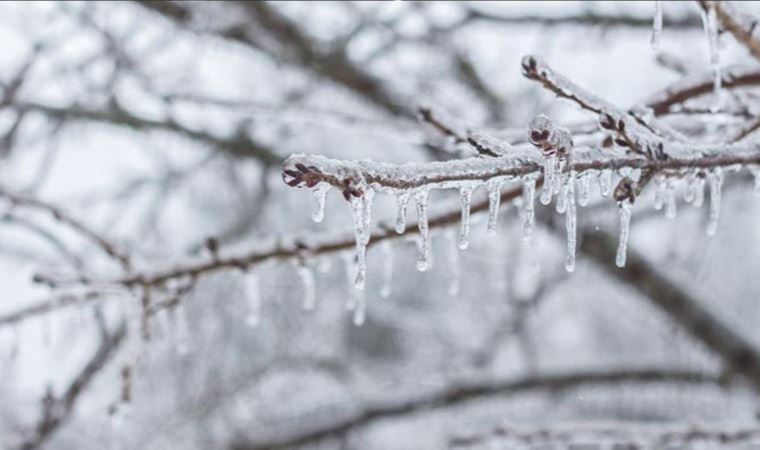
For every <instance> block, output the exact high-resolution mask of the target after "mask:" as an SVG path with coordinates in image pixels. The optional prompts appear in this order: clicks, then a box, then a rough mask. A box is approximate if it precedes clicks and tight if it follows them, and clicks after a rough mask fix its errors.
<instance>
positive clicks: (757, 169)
mask: <svg viewBox="0 0 760 450" xmlns="http://www.w3.org/2000/svg"><path fill="white" fill-rule="evenodd" d="M749 171H750V172H751V173H752V177H753V178H754V181H755V184H754V187H753V189H752V193H753V194H755V196H756V197H760V166H749Z"/></svg>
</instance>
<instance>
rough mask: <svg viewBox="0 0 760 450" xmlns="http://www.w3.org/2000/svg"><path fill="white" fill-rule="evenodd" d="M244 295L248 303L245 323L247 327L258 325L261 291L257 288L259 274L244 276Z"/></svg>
mask: <svg viewBox="0 0 760 450" xmlns="http://www.w3.org/2000/svg"><path fill="white" fill-rule="evenodd" d="M245 296H246V300H247V303H248V311H247V313H246V316H245V323H246V324H247V325H248V326H249V327H256V326H258V324H259V322H260V319H261V292H260V290H259V274H258V273H255V272H254V273H250V274H248V275H246V277H245Z"/></svg>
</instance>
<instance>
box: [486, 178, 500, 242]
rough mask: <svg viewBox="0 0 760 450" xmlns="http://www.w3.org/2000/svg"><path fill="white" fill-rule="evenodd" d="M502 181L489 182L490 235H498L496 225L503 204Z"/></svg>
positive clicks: (488, 231) (488, 229) (488, 230)
mask: <svg viewBox="0 0 760 450" xmlns="http://www.w3.org/2000/svg"><path fill="white" fill-rule="evenodd" d="M502 184H503V183H502V181H501V180H489V181H488V183H486V185H487V187H488V228H487V233H488V234H494V233H496V225H497V224H498V221H499V205H500V203H501V186H502Z"/></svg>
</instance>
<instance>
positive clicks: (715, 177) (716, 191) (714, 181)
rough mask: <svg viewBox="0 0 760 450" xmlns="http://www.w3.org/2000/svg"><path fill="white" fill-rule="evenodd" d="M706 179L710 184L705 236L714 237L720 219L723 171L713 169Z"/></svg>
mask: <svg viewBox="0 0 760 450" xmlns="http://www.w3.org/2000/svg"><path fill="white" fill-rule="evenodd" d="M707 179H708V181H709V182H710V218H709V220H708V222H707V235H708V236H714V235H715V233H716V232H717V231H718V220H719V219H720V203H721V196H722V193H721V191H722V188H723V171H722V170H721V169H720V168H716V169H713V170H712V171H711V172H710V173H709V174H708V175H707Z"/></svg>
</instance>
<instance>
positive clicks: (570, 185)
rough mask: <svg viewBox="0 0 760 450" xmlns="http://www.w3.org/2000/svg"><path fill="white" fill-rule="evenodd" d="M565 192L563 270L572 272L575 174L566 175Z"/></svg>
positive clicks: (575, 223)
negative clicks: (565, 246) (564, 253)
mask: <svg viewBox="0 0 760 450" xmlns="http://www.w3.org/2000/svg"><path fill="white" fill-rule="evenodd" d="M565 190H566V194H565V197H566V200H565V201H566V203H567V210H566V211H565V228H566V229H567V259H566V260H565V270H567V271H568V272H573V271H574V270H575V247H576V229H577V217H576V208H575V172H570V173H569V174H568V180H567V186H566V187H565Z"/></svg>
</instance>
